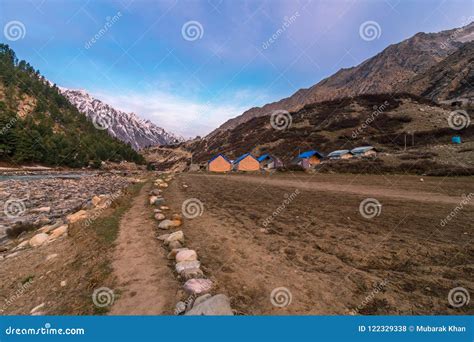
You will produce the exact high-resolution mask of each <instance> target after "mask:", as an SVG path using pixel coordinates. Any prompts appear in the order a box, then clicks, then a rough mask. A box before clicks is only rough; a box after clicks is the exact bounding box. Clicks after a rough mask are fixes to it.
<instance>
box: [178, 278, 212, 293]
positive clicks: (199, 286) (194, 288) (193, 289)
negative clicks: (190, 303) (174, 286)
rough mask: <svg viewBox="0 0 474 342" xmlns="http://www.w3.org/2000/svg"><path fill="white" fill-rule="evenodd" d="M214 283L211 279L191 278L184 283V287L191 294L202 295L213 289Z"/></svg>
mask: <svg viewBox="0 0 474 342" xmlns="http://www.w3.org/2000/svg"><path fill="white" fill-rule="evenodd" d="M212 287H213V283H212V281H211V280H209V279H202V278H200V279H189V280H188V281H186V283H184V285H183V288H184V291H186V292H187V293H188V294H190V295H196V296H199V295H202V294H206V293H209V292H210V291H211V290H212Z"/></svg>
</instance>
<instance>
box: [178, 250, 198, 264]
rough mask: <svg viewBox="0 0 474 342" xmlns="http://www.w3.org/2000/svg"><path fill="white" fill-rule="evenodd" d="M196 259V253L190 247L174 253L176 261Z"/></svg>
mask: <svg viewBox="0 0 474 342" xmlns="http://www.w3.org/2000/svg"><path fill="white" fill-rule="evenodd" d="M194 260H197V253H196V251H193V250H192V249H186V250H181V251H179V252H178V253H177V254H176V262H181V261H194Z"/></svg>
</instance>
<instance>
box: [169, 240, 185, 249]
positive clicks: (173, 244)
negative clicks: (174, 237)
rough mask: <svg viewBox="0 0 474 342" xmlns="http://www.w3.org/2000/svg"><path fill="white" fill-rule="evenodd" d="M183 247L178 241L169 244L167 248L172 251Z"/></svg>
mask: <svg viewBox="0 0 474 342" xmlns="http://www.w3.org/2000/svg"><path fill="white" fill-rule="evenodd" d="M182 247H183V245H182V244H181V242H179V241H171V242H170V243H169V244H168V248H169V249H170V250H173V249H178V248H182Z"/></svg>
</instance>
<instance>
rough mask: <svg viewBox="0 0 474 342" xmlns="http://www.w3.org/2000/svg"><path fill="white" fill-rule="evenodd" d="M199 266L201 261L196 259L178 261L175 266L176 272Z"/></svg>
mask: <svg viewBox="0 0 474 342" xmlns="http://www.w3.org/2000/svg"><path fill="white" fill-rule="evenodd" d="M199 267H201V263H200V262H199V261H198V260H194V261H182V262H178V263H177V264H176V266H175V268H176V272H178V273H181V272H183V271H184V270H191V269H194V268H199Z"/></svg>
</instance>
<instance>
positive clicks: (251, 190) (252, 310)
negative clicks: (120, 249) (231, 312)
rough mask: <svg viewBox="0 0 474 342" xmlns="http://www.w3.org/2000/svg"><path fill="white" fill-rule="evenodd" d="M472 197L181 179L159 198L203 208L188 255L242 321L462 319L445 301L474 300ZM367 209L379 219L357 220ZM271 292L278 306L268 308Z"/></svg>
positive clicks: (191, 224) (333, 182) (395, 179)
mask: <svg viewBox="0 0 474 342" xmlns="http://www.w3.org/2000/svg"><path fill="white" fill-rule="evenodd" d="M183 183H185V184H187V185H189V187H187V188H186V187H182V184H183ZM470 193H474V179H472V178H467V177H465V178H441V177H439V178H436V177H433V178H431V177H425V179H423V181H420V177H416V176H393V175H392V176H365V175H340V174H334V175H331V174H323V175H321V174H316V175H305V174H295V175H293V174H275V175H270V176H269V175H267V176H263V175H238V174H230V175H211V174H189V173H188V174H181V175H180V176H179V177H178V178H177V180H175V181H174V182H173V183H172V185H171V186H170V188H169V189H167V190H166V192H165V198H166V200H167V203H169V204H170V206H171V208H172V209H173V210H175V211H176V210H179V208H180V207H181V205H182V203H183V201H184V200H186V199H189V198H197V199H199V200H200V201H201V202H202V203H203V205H204V211H203V214H202V216H199V217H197V218H195V219H192V220H187V221H186V224H185V228H184V229H183V231H185V234H186V238H187V245H188V246H189V247H190V248H193V249H195V250H196V251H197V253H198V255H199V257H200V260H201V262H202V264H203V270H204V271H205V273H206V274H209V275H211V276H212V277H213V280H214V281H215V282H216V283H217V284H218V287H219V288H218V291H220V292H223V293H225V294H227V295H228V296H229V297H230V298H231V300H232V307H233V308H234V309H236V310H237V311H238V312H240V313H242V314H247V315H259V314H272V315H274V314H276V315H278V314H305V315H307V314H354V313H359V314H468V313H470V314H472V313H474V312H473V311H472V306H464V307H461V308H453V307H450V306H449V302H448V293H449V291H450V290H451V289H452V288H455V287H458V286H461V287H464V288H465V289H467V290H468V291H469V292H470V293H473V292H474V282H473V280H472V279H474V277H473V275H474V263H473V260H474V249H473V246H472V236H473V233H474V232H473V230H472V228H473V227H472V222H473V221H474V210H472V209H473V208H474V201H472V200H473V199H474V198H472V196H474V194H473V195H472V196H469V194H470ZM463 194H464V195H465V196H468V197H463V196H462V195H463ZM366 198H375V199H377V200H378V201H379V202H380V204H381V212H380V214H379V215H378V216H375V217H373V218H364V217H363V216H362V215H361V213H360V212H359V205H360V203H361V201H362V200H364V199H366ZM463 199H467V200H466V201H464V202H462V201H463ZM450 213H455V214H454V216H453V217H452V218H451V219H450V220H449V222H448V223H447V224H445V225H443V224H442V223H441V222H442V220H443V219H446V217H447V216H449V215H450ZM281 287H284V288H286V290H285V291H287V293H290V294H291V298H292V300H291V303H290V304H289V305H287V306H285V307H277V306H274V305H272V302H271V300H270V296H271V293H272V291H273V290H274V289H276V288H281Z"/></svg>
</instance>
